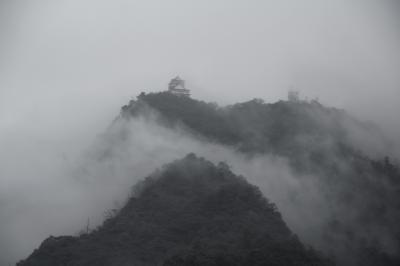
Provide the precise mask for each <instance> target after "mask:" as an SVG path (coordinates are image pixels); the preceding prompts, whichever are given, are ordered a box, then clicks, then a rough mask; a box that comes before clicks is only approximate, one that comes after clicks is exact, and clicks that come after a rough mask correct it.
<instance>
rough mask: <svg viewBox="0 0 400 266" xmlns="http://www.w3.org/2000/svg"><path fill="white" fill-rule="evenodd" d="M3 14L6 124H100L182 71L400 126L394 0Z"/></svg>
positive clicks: (235, 93) (79, 4) (91, 1)
mask: <svg viewBox="0 0 400 266" xmlns="http://www.w3.org/2000/svg"><path fill="white" fill-rule="evenodd" d="M0 9H1V11H0V12H2V15H1V16H0V17H2V18H1V23H0V24H1V25H2V26H1V28H0V30H1V36H0V38H1V46H0V58H1V60H0V121H1V125H0V130H6V131H7V130H10V129H13V128H14V129H16V128H19V127H28V128H29V129H31V128H36V127H38V128H39V129H43V127H47V128H45V130H46V131H48V130H56V131H57V130H58V129H54V128H58V127H63V128H64V129H67V130H66V132H68V134H77V135H80V134H81V131H82V130H83V131H85V132H86V131H87V130H86V129H85V130H84V129H83V125H88V126H89V127H91V128H94V126H95V125H97V126H98V128H95V129H96V130H97V129H98V130H100V129H101V128H102V127H104V126H105V125H106V124H107V123H108V122H109V120H110V119H111V118H112V117H113V116H114V115H115V114H116V113H117V111H118V108H119V107H120V106H121V105H123V104H124V103H126V102H127V101H128V99H129V98H130V97H131V96H135V95H137V94H138V92H140V91H142V90H145V91H147V90H151V91H158V90H162V89H165V88H166V84H167V83H168V81H169V79H170V78H171V77H172V76H174V75H176V74H180V75H181V76H182V77H183V78H185V79H186V80H187V84H188V87H190V88H191V89H192V91H193V96H194V97H196V98H199V99H204V100H210V101H217V102H220V103H222V104H226V103H233V102H236V101H244V100H247V99H251V98H254V97H259V98H263V99H265V100H266V101H267V102H272V101H276V100H278V99H281V98H285V97H286V93H287V90H288V89H289V88H290V87H294V88H296V89H297V90H300V91H301V92H302V94H303V95H305V96H308V97H310V98H313V97H319V99H320V100H321V102H322V103H325V104H328V105H334V106H337V107H341V108H346V109H349V110H350V111H352V112H354V113H356V114H357V115H361V116H362V117H363V118H366V119H371V120H375V121H377V122H380V123H381V124H384V125H385V126H387V127H391V128H400V122H399V121H400V120H399V119H397V114H398V113H400V108H399V106H400V105H399V104H398V101H399V99H400V73H399V72H400V52H399V50H400V48H399V47H400V21H399V20H400V19H398V17H399V16H398V13H399V12H400V8H399V5H398V4H396V1H390V0H384V1H382V0H379V1H378V0H376V1H368V0H362V1H361V0H360V1H358V0H352V1H348V0H346V1H344V0H335V1H317V0H315V1H312V0H306V1H287V0H286V1H285V0H284V1H257V0H252V1H237V0H236V1H232V0H229V1H228V0H217V1H211V0H210V1H183V0H172V1H161V0H159V1H154V0H150V1H147V0H146V1H127V0H125V1H124V0H114V1H99V0H96V1H95V0H85V1H81V0H80V1H78V0H71V1H43V0H40V1H35V0H32V1H18V0H17V1H7V0H3V1H1V4H0ZM393 124H395V126H394V125H393ZM398 132H400V131H398ZM91 133H92V132H91Z"/></svg>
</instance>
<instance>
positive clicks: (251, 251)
mask: <svg viewBox="0 0 400 266" xmlns="http://www.w3.org/2000/svg"><path fill="white" fill-rule="evenodd" d="M134 191H135V192H134V196H133V197H132V198H131V199H130V200H129V201H128V202H127V204H126V205H125V206H124V207H123V208H122V209H121V210H120V211H118V213H116V214H115V216H113V217H110V218H109V219H108V220H106V221H105V222H104V224H103V226H102V227H101V228H99V229H97V230H95V231H93V232H91V233H89V234H84V235H81V236H80V237H56V238H55V237H51V238H49V239H47V240H45V241H44V242H43V244H42V245H41V246H40V248H39V249H38V250H36V251H34V253H33V254H32V255H31V256H30V257H29V258H28V259H26V260H25V261H22V262H20V263H19V264H18V265H19V266H29V265H41V266H47V265H61V264H65V265H168V266H171V265H326V264H328V262H327V261H325V260H324V259H322V258H321V257H320V256H319V255H317V254H316V253H315V252H314V251H313V250H311V249H308V248H305V247H304V246H303V245H302V244H301V243H300V241H299V240H298V239H297V237H296V236H295V235H293V234H292V233H291V232H290V230H289V229H288V227H287V226H286V225H285V223H284V222H283V220H282V218H281V216H280V214H279V212H278V211H277V210H276V208H275V205H273V204H271V203H270V202H269V201H268V200H267V199H266V198H264V197H263V196H262V194H261V192H260V191H259V190H258V188H256V187H255V186H253V185H250V184H248V183H247V182H246V181H245V179H244V178H242V177H240V176H236V175H235V174H233V173H232V172H231V171H230V170H229V168H228V167H227V165H226V164H224V163H220V164H218V165H214V164H213V163H211V162H209V161H207V160H205V159H203V158H199V157H197V156H196V155H195V154H188V155H187V156H186V157H184V158H183V159H181V160H176V161H174V162H172V163H170V164H168V165H166V166H164V167H163V168H162V169H160V170H158V171H156V172H155V173H153V174H152V175H150V176H149V177H147V178H146V179H144V180H143V181H142V182H140V183H139V184H137V185H136V186H135V188H134Z"/></svg>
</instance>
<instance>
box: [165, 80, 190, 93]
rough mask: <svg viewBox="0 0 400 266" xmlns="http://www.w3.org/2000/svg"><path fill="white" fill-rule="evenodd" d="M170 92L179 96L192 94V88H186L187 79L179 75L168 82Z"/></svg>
mask: <svg viewBox="0 0 400 266" xmlns="http://www.w3.org/2000/svg"><path fill="white" fill-rule="evenodd" d="M168 92H170V93H172V94H174V95H178V96H186V97H189V96H190V90H188V89H186V88H185V81H184V80H183V79H181V78H180V77H179V76H176V77H175V78H173V79H171V81H170V82H169V84H168Z"/></svg>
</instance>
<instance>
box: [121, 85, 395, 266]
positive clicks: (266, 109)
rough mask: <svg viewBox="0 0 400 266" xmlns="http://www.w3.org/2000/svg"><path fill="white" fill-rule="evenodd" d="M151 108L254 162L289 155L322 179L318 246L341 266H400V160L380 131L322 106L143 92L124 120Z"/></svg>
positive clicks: (297, 168)
mask: <svg viewBox="0 0 400 266" xmlns="http://www.w3.org/2000/svg"><path fill="white" fill-rule="evenodd" d="M149 109H151V110H153V111H156V113H157V114H158V116H157V121H158V123H160V124H163V125H165V126H167V127H172V128H173V127H174V126H175V125H177V124H178V125H183V127H185V128H186V129H187V131H188V132H190V133H191V134H192V135H196V136H198V137H199V138H202V139H206V140H208V141H209V142H215V143H219V144H223V145H228V146H231V147H234V148H235V149H236V150H237V151H238V152H241V153H244V154H247V155H249V156H250V157H254V156H259V155H262V154H273V155H277V156H282V157H284V158H287V159H288V160H289V162H290V165H291V167H292V169H293V171H294V172H296V173H297V174H298V176H299V178H300V179H302V180H303V181H307V180H312V181H311V182H315V180H317V182H318V186H319V188H320V191H321V193H322V194H323V195H324V198H323V200H324V202H326V205H327V206H326V208H327V210H326V212H327V213H328V216H329V219H327V220H326V221H324V222H323V223H321V228H319V229H315V235H318V237H317V238H318V239H319V240H318V241H316V243H314V244H315V245H318V246H320V247H322V249H324V250H326V251H327V252H328V253H329V254H330V255H332V256H335V257H337V258H338V260H339V261H340V262H341V264H343V265H397V264H398V263H399V261H400V256H399V255H400V228H399V226H398V224H399V221H400V196H399V195H400V193H399V192H400V172H399V168H398V166H397V163H395V161H396V159H393V158H389V157H388V156H384V155H385V152H386V151H387V152H388V154H389V148H390V142H388V141H386V140H385V139H384V137H383V136H382V135H381V132H380V131H379V129H378V128H377V127H376V126H374V125H371V124H370V123H365V122H361V121H359V120H357V119H355V118H353V117H352V116H351V115H349V114H348V113H347V112H345V111H344V110H339V109H336V108H328V107H325V106H323V105H321V104H320V103H318V102H317V101H311V102H306V101H296V102H292V101H279V102H276V103H272V104H266V103H264V102H263V101H262V100H260V99H254V100H251V101H248V102H244V103H238V104H234V105H230V106H226V107H219V106H218V105H216V104H214V103H206V102H202V101H198V100H195V99H192V98H189V97H179V96H175V95H171V94H169V93H168V92H160V93H149V94H145V93H142V94H141V95H139V96H138V98H137V100H136V101H134V100H132V101H131V102H130V103H129V104H128V105H126V106H124V107H123V108H122V110H121V117H122V119H132V118H135V117H138V116H146V114H148V110H149ZM375 144H377V145H375ZM310 176H311V177H310ZM310 178H312V179H310ZM305 193H306V192H305Z"/></svg>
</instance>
